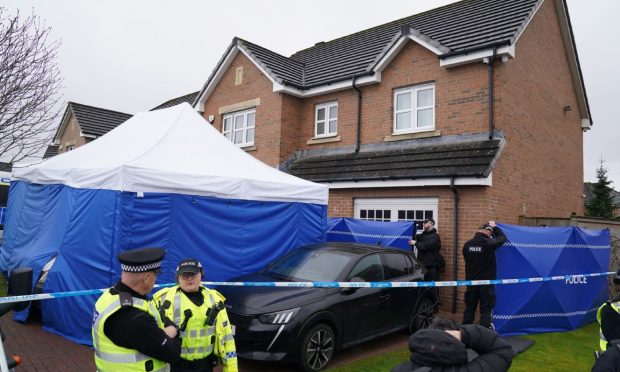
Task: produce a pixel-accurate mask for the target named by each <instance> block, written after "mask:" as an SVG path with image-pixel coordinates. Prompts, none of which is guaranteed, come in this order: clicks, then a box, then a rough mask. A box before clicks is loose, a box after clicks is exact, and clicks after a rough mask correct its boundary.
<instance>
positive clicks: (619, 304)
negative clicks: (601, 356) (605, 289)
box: [596, 301, 620, 351]
mask: <svg viewBox="0 0 620 372" xmlns="http://www.w3.org/2000/svg"><path fill="white" fill-rule="evenodd" d="M609 305H610V306H611V307H612V309H614V310H615V311H616V312H617V313H619V314H620V301H615V302H609ZM605 306H607V302H605V303H604V304H602V305H601V306H600V307H599V308H598V310H597V311H596V321H597V322H598V324H599V329H598V331H599V334H600V335H601V340H600V342H599V346H600V348H601V350H603V351H605V350H607V340H606V339H605V336H604V335H603V328H602V327H601V310H603V307H605Z"/></svg>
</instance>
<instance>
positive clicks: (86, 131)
mask: <svg viewBox="0 0 620 372" xmlns="http://www.w3.org/2000/svg"><path fill="white" fill-rule="evenodd" d="M131 116H132V115H129V114H125V113H123V112H118V111H112V110H107V109H103V108H100V107H94V106H88V105H83V104H80V103H75V102H69V103H67V108H66V109H65V113H64V115H63V116H62V119H61V121H60V125H58V129H57V130H56V134H55V135H54V140H53V143H52V144H51V145H49V146H48V147H47V149H46V151H45V154H44V155H43V158H44V159H45V158H48V157H51V156H54V155H57V154H62V153H63V152H67V151H71V150H73V149H75V148H76V147H79V146H82V145H85V144H87V143H88V142H90V141H92V140H94V139H96V138H98V137H101V136H103V135H104V134H106V133H108V132H109V131H111V130H112V129H114V128H116V127H117V126H119V125H121V124H122V123H124V122H125V121H127V119H129V118H131Z"/></svg>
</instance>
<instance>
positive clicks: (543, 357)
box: [327, 322, 599, 372]
mask: <svg viewBox="0 0 620 372" xmlns="http://www.w3.org/2000/svg"><path fill="white" fill-rule="evenodd" d="M522 337H525V338H529V339H531V340H534V345H532V346H531V347H530V348H529V349H527V350H526V351H525V352H523V353H521V354H519V355H517V357H516V358H515V359H513V360H512V365H511V367H510V371H511V372H512V371H523V372H525V371H527V372H531V371H536V372H539V371H590V370H591V369H592V365H593V364H594V354H593V352H594V350H596V349H597V348H598V338H599V336H598V324H597V323H596V322H594V323H591V324H588V325H586V326H584V327H581V328H579V329H577V330H575V331H571V332H558V333H541V334H536V335H528V336H522ZM408 359H409V351H408V350H406V349H403V350H397V351H393V352H390V353H385V354H383V355H379V356H374V357H371V358H368V359H364V360H359V361H356V362H353V363H351V364H347V365H345V366H338V367H334V368H328V369H327V371H330V372H353V371H356V372H357V371H389V370H390V369H392V367H394V366H395V365H397V364H399V363H402V362H404V361H407V360H408Z"/></svg>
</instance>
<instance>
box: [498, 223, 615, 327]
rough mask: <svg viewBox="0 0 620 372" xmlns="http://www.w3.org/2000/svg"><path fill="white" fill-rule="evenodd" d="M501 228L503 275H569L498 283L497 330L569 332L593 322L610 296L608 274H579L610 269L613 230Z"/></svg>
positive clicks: (504, 226) (499, 268) (501, 271)
mask: <svg viewBox="0 0 620 372" xmlns="http://www.w3.org/2000/svg"><path fill="white" fill-rule="evenodd" d="M501 228H502V230H503V231H504V232H505V233H506V236H507V242H506V243H505V244H504V246H503V247H501V248H499V249H498V250H497V252H496V255H497V268H498V277H499V278H500V279H515V278H529V277H551V276H564V275H570V277H569V278H567V279H565V280H560V281H545V282H537V283H524V284H511V285H499V286H497V287H496V292H497V305H496V306H495V309H494V314H493V322H494V324H495V327H496V329H497V331H498V332H500V333H501V334H502V335H514V334H524V333H541V332H554V331H567V330H573V329H575V328H577V327H580V326H582V325H584V324H587V323H589V322H592V321H593V320H594V317H595V313H596V309H597V308H598V306H599V305H600V304H601V303H603V301H605V300H606V298H607V279H606V277H605V276H598V277H583V276H579V275H580V274H581V275H583V274H591V273H600V272H607V271H608V267H609V250H610V239H609V230H586V229H580V228H574V227H547V228H539V227H537V228H532V227H522V226H512V225H501ZM573 275H575V276H574V277H573Z"/></svg>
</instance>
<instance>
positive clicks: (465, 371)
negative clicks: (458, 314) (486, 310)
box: [392, 319, 514, 372]
mask: <svg viewBox="0 0 620 372" xmlns="http://www.w3.org/2000/svg"><path fill="white" fill-rule="evenodd" d="M446 323H448V324H451V326H446ZM442 328H443V329H442ZM467 349H472V350H473V351H475V352H476V353H478V356H477V357H476V358H474V359H472V360H468V358H467ZM409 350H410V351H411V358H410V359H411V360H410V361H409V362H405V363H402V364H400V365H398V366H396V367H394V368H392V372H412V371H416V372H422V371H433V372H441V371H446V372H447V371H458V372H488V371H494V372H502V371H508V368H509V367H510V364H511V363H512V358H513V356H514V353H513V351H512V348H511V347H510V344H508V343H507V342H506V341H505V340H504V339H502V338H501V337H500V336H499V335H498V334H497V332H495V331H494V330H492V329H488V328H485V327H482V326H480V325H477V324H464V325H461V326H457V325H456V324H454V323H453V322H451V321H446V320H443V319H436V320H434V321H433V325H431V328H429V329H422V330H420V331H418V332H416V333H415V334H413V335H412V336H411V337H410V338H409Z"/></svg>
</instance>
